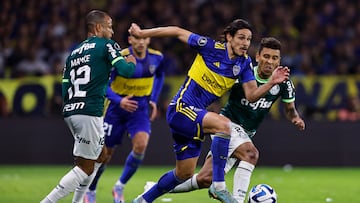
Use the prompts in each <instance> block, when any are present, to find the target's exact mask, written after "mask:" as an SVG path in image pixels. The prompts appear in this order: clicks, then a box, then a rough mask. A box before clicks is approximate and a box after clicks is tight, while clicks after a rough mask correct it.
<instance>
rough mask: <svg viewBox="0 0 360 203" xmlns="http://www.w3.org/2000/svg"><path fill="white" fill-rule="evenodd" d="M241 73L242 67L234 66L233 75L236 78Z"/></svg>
mask: <svg viewBox="0 0 360 203" xmlns="http://www.w3.org/2000/svg"><path fill="white" fill-rule="evenodd" d="M239 73H240V66H238V65H234V66H233V74H234V75H235V76H236V75H239Z"/></svg>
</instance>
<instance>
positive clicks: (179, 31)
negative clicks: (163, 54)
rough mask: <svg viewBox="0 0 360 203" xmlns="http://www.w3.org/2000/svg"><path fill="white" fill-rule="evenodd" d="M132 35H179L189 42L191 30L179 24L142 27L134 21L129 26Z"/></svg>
mask: <svg viewBox="0 0 360 203" xmlns="http://www.w3.org/2000/svg"><path fill="white" fill-rule="evenodd" d="M129 33H130V35H134V36H136V37H142V38H145V37H172V36H173V37H177V38H178V39H179V40H181V41H182V42H184V43H187V41H188V39H189V37H190V35H191V32H190V31H188V30H185V29H183V28H180V27H177V26H167V27H158V28H151V29H141V28H140V27H139V26H138V25H137V24H136V23H132V24H131V27H130V28H129Z"/></svg>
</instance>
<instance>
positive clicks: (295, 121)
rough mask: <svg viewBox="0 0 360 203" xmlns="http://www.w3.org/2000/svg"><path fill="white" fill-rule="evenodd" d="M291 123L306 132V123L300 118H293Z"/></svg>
mask: <svg viewBox="0 0 360 203" xmlns="http://www.w3.org/2000/svg"><path fill="white" fill-rule="evenodd" d="M291 122H292V123H293V124H294V125H295V126H296V127H297V128H298V129H299V130H305V122H304V120H303V119H301V118H300V117H296V118H293V119H292V120H291Z"/></svg>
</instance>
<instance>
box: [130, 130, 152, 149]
mask: <svg viewBox="0 0 360 203" xmlns="http://www.w3.org/2000/svg"><path fill="white" fill-rule="evenodd" d="M148 140H149V135H148V134H147V133H145V132H140V133H137V134H136V135H135V137H134V138H133V140H132V145H133V151H134V152H136V153H138V154H144V153H145V151H146V148H147V145H148Z"/></svg>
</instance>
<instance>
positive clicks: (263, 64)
mask: <svg viewBox="0 0 360 203" xmlns="http://www.w3.org/2000/svg"><path fill="white" fill-rule="evenodd" d="M256 61H257V62H258V73H259V75H260V76H261V77H262V78H264V79H265V78H269V77H270V76H271V74H272V72H273V71H274V70H275V68H276V67H278V66H279V65H280V50H279V49H270V48H266V47H264V48H263V49H262V50H261V52H260V53H259V52H258V53H257V54H256Z"/></svg>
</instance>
